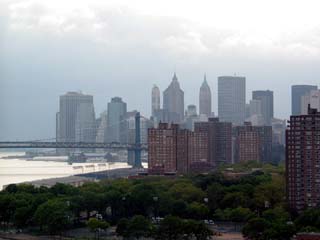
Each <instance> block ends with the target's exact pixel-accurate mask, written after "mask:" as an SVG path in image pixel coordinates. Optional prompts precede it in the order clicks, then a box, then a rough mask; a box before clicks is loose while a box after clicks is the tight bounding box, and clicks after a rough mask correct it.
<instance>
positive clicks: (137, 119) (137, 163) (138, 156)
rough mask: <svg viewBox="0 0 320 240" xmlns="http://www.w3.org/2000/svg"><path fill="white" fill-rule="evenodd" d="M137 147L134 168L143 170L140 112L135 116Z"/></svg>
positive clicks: (135, 148)
mask: <svg viewBox="0 0 320 240" xmlns="http://www.w3.org/2000/svg"><path fill="white" fill-rule="evenodd" d="M135 130H136V134H135V147H134V165H133V167H134V168H143V166H142V164H141V137H140V112H137V113H136V116H135Z"/></svg>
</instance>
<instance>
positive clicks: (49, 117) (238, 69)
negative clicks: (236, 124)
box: [0, 1, 320, 139]
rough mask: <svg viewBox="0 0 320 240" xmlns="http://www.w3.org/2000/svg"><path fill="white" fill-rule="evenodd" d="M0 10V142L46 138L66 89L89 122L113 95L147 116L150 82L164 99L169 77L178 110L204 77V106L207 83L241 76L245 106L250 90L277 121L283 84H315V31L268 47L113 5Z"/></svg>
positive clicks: (283, 109) (32, 4) (260, 38)
mask: <svg viewBox="0 0 320 240" xmlns="http://www.w3.org/2000/svg"><path fill="white" fill-rule="evenodd" d="M0 9H5V10H2V11H1V12H0V16H1V17H0V30H1V31H0V37H1V38H0V39H2V42H1V45H0V50H1V55H0V72H1V75H0V87H1V92H0V96H1V97H0V102H1V103H0V112H1V115H2V117H1V118H0V132H1V133H2V134H1V136H0V138H1V139H18V138H20V139H36V138H47V137H51V136H54V132H55V129H54V126H55V112H56V111H57V110H58V96H59V95H60V94H62V93H64V92H66V91H69V90H82V91H84V92H87V93H90V94H93V95H94V97H95V105H96V113H99V112H101V111H102V110H104V109H105V108H106V106H107V102H108V101H109V99H110V98H111V97H113V96H115V95H118V96H122V97H123V98H124V100H125V101H127V102H128V106H129V109H139V110H141V111H142V112H143V113H144V114H145V115H149V113H150V109H149V108H150V89H151V87H152V85H153V83H156V84H158V85H159V86H160V88H161V90H164V88H165V87H166V86H167V85H168V84H169V82H170V80H171V75H172V72H173V71H174V70H176V71H177V73H178V78H179V80H180V83H181V86H182V88H183V89H184V90H185V95H186V103H187V104H191V103H197V99H198V96H197V94H198V88H199V86H200V84H201V81H202V76H203V73H204V72H206V73H207V76H208V80H209V83H210V85H211V88H212V91H213V97H214V99H213V101H214V102H213V105H214V106H216V105H217V97H216V94H217V93H216V90H217V86H216V78H217V76H219V75H225V74H233V73H237V74H239V75H245V76H246V77H247V82H248V83H247V86H248V90H247V99H250V98H251V94H250V91H252V90H254V89H272V90H274V91H275V104H276V106H275V110H276V115H277V116H279V117H283V118H284V117H287V116H288V114H289V112H290V84H294V83H309V84H317V83H318V79H319V76H320V70H318V67H317V65H318V60H319V57H320V56H319V50H320V34H319V29H317V28H311V29H306V31H305V32H303V33H299V34H293V33H287V34H285V35H284V36H281V39H272V38H267V37H265V36H264V35H263V34H261V35H259V34H258V35H254V37H253V36H252V35H251V34H246V33H242V32H237V31H235V30H230V29H229V30H228V29H216V28H212V27H207V26H202V25H200V24H198V23H195V22H191V21H190V20H186V19H183V18H178V17H161V16H150V15H145V14H144V15H143V14H140V13H137V12H136V11H133V10H132V9H129V8H126V7H122V6H117V5H110V6H105V5H104V6H95V5H92V6H89V5H88V6H81V7H79V8H75V9H74V10H72V11H68V12H61V11H60V10H56V9H52V8H50V6H47V5H45V4H42V3H41V2H40V1H14V2H11V1H10V2H6V4H4V7H3V8H2V7H1V6H0ZM2 30H3V31H2ZM1 34H3V38H2V35H1ZM215 110H216V109H215Z"/></svg>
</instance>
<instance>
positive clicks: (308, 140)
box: [286, 108, 320, 211]
mask: <svg viewBox="0 0 320 240" xmlns="http://www.w3.org/2000/svg"><path fill="white" fill-rule="evenodd" d="M319 153H320V112H318V111H317V110H316V109H312V108H309V111H308V114H306V115H292V116H291V117H290V121H289V125H288V129H287V131H286V182H287V184H286V186H287V199H288V202H289V206H290V207H291V208H292V209H294V210H297V211H302V210H303V209H305V208H308V207H311V208H312V207H318V206H319V204H320V191H319V189H320V154H319Z"/></svg>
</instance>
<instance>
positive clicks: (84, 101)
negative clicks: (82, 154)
mask: <svg viewBox="0 0 320 240" xmlns="http://www.w3.org/2000/svg"><path fill="white" fill-rule="evenodd" d="M57 116H58V117H59V119H58V120H57V123H58V126H57V127H58V129H59V134H58V136H57V141H60V142H75V141H76V140H80V139H79V136H80V135H78V134H81V133H84V131H85V132H86V133H85V135H86V136H87V134H89V135H92V134H94V132H95V128H94V126H93V125H94V124H93V125H91V120H92V119H93V121H94V110H93V96H91V95H86V94H83V93H81V92H68V93H66V94H64V95H61V96H60V109H59V113H58V114H57ZM89 122H90V123H89ZM89 132H91V133H89ZM92 132H93V133H92ZM81 139H83V138H81Z"/></svg>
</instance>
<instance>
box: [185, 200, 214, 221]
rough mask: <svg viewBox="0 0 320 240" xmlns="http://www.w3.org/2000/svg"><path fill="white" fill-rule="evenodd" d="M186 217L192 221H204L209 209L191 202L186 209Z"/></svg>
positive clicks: (201, 204)
mask: <svg viewBox="0 0 320 240" xmlns="http://www.w3.org/2000/svg"><path fill="white" fill-rule="evenodd" d="M187 211H188V215H189V217H190V218H193V219H198V220H200V219H206V218H208V214H209V209H208V207H207V206H206V205H204V204H203V203H198V202H193V203H191V204H189V206H188V208H187Z"/></svg>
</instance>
